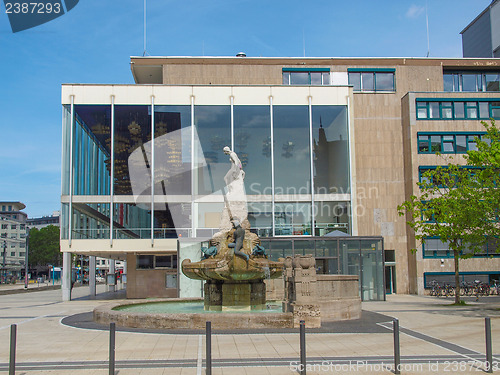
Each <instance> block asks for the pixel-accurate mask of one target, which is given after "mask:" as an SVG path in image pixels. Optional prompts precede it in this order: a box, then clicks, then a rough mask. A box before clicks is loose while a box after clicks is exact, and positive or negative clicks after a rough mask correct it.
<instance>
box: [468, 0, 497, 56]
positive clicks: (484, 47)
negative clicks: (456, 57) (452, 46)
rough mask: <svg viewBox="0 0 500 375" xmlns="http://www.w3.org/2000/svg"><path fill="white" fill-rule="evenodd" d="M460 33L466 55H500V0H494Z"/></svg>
mask: <svg viewBox="0 0 500 375" xmlns="http://www.w3.org/2000/svg"><path fill="white" fill-rule="evenodd" d="M460 34H462V53H463V56H464V57H500V2H499V1H498V0H492V1H491V4H490V5H488V6H487V7H486V9H485V10H483V11H482V12H481V13H480V14H479V15H478V16H477V17H476V18H475V19H474V20H473V21H472V22H471V23H470V24H468V25H467V27H466V28H465V29H463V30H462V31H461V32H460Z"/></svg>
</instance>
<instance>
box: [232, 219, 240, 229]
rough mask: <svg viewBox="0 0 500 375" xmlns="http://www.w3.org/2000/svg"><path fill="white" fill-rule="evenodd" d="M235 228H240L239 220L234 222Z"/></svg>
mask: <svg viewBox="0 0 500 375" xmlns="http://www.w3.org/2000/svg"><path fill="white" fill-rule="evenodd" d="M233 226H234V227H235V228H238V227H239V226H240V222H239V221H238V220H233Z"/></svg>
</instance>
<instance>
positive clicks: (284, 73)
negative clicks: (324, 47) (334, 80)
mask: <svg viewBox="0 0 500 375" xmlns="http://www.w3.org/2000/svg"><path fill="white" fill-rule="evenodd" d="M292 73H308V83H306V84H292V79H291V78H292V76H291V75H292ZM311 73H321V84H317V83H316V84H313V83H312V78H311ZM325 73H328V77H330V68H286V67H284V68H282V69H281V76H282V84H283V85H284V86H329V85H330V80H328V82H324V78H325ZM286 76H288V78H287V81H288V82H285V77H286Z"/></svg>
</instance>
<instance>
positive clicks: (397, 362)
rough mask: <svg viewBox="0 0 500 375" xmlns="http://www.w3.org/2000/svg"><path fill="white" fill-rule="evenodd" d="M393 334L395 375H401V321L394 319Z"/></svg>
mask: <svg viewBox="0 0 500 375" xmlns="http://www.w3.org/2000/svg"><path fill="white" fill-rule="evenodd" d="M392 327H393V333H394V373H395V374H396V375H399V374H401V371H400V368H401V366H400V364H401V352H400V347H399V320H397V319H394V320H393V321H392Z"/></svg>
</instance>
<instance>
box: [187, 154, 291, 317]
mask: <svg viewBox="0 0 500 375" xmlns="http://www.w3.org/2000/svg"><path fill="white" fill-rule="evenodd" d="M224 153H226V154H227V155H229V159H230V161H231V168H230V169H229V171H228V172H227V174H226V176H225V177H224V181H225V183H226V186H227V194H226V193H223V196H224V210H223V212H222V216H221V222H220V226H219V229H220V230H219V232H217V233H216V234H215V235H214V236H213V237H212V239H211V240H210V241H209V247H208V248H202V252H203V254H204V255H205V259H203V260H201V261H199V262H191V261H190V260H189V259H185V260H184V261H183V262H182V265H181V266H182V272H183V273H184V275H186V276H187V277H189V278H191V279H196V280H205V285H204V295H205V303H204V305H205V309H206V310H213V311H221V310H222V311H230V310H235V309H244V310H256V309H262V308H263V307H264V306H265V303H266V284H265V283H264V279H266V278H268V279H275V278H278V277H280V276H281V275H282V274H283V262H273V261H270V260H269V259H267V256H266V255H265V249H264V248H263V247H262V246H261V244H260V239H259V237H258V236H257V235H256V234H255V233H252V232H250V223H249V221H248V219H247V215H248V211H247V201H246V194H245V186H244V182H243V180H244V178H245V172H244V171H243V168H242V165H241V162H240V159H239V158H238V155H237V154H236V153H235V152H233V151H231V149H230V148H229V147H224Z"/></svg>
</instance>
